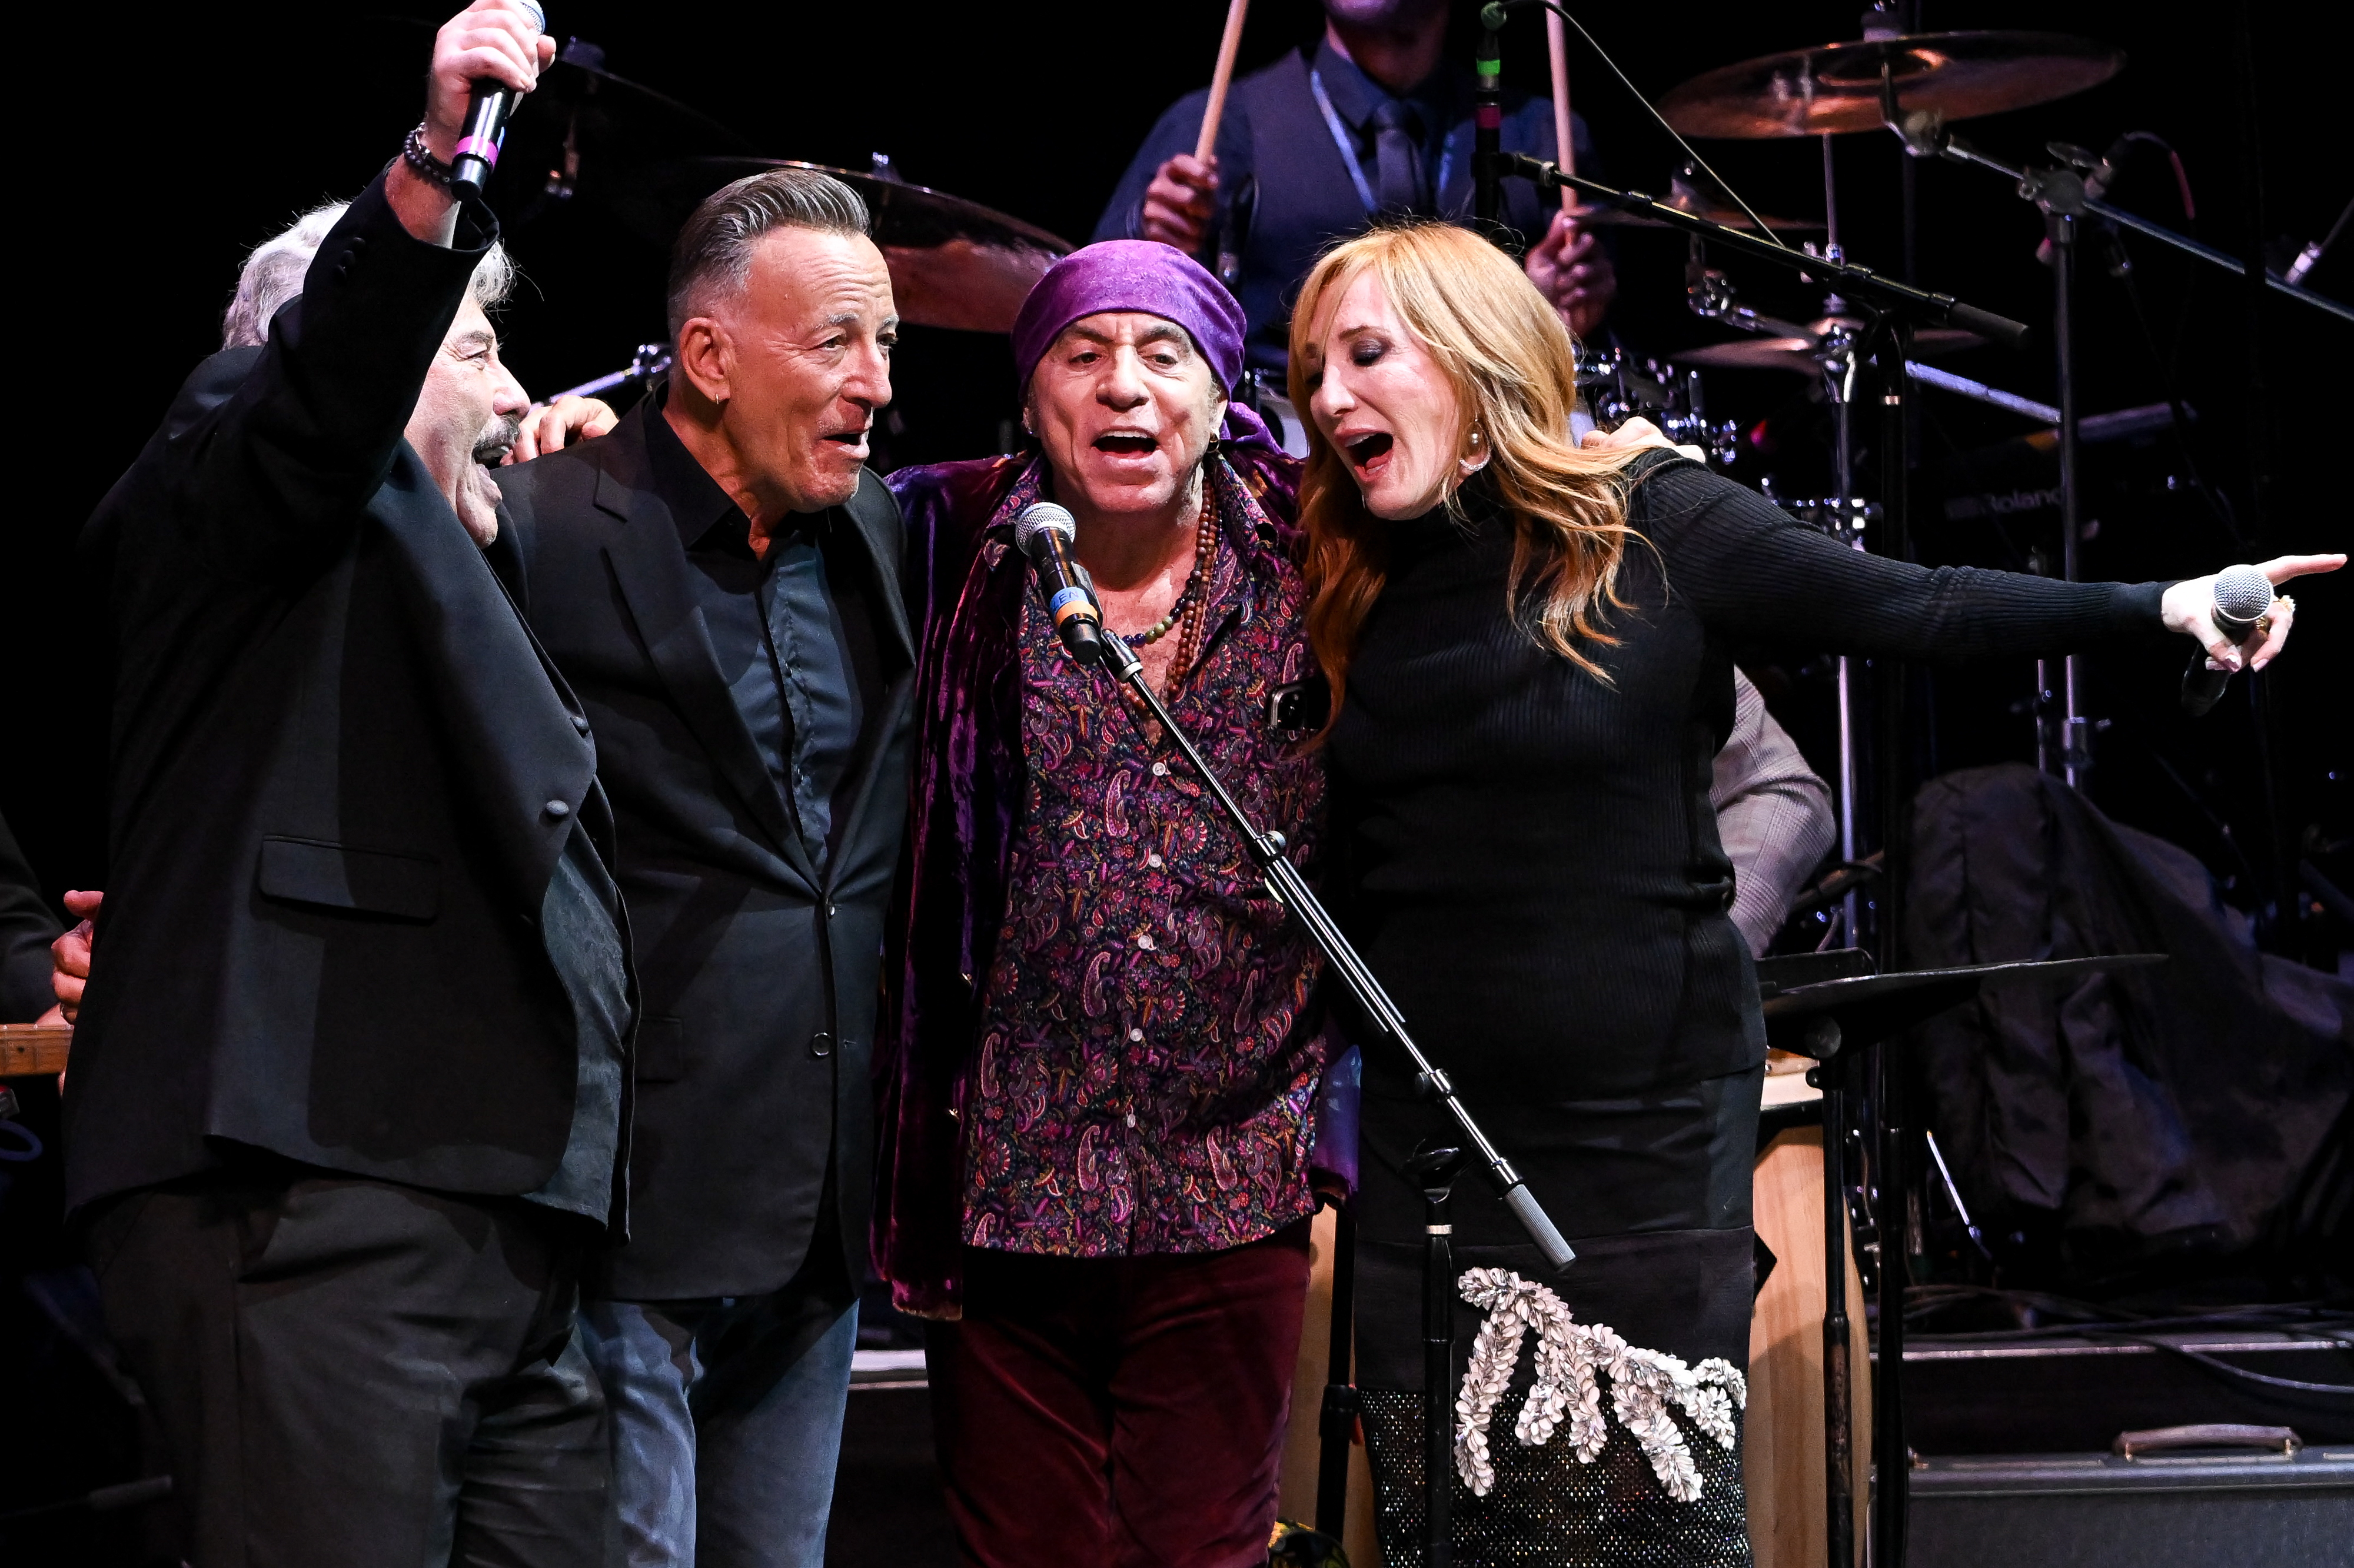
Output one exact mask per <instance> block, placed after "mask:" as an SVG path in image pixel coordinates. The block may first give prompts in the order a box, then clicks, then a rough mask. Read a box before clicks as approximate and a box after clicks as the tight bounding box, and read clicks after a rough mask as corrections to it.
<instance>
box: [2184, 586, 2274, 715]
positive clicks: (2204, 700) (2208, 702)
mask: <svg viewBox="0 0 2354 1568" xmlns="http://www.w3.org/2000/svg"><path fill="white" fill-rule="evenodd" d="M2272 607H2273V580H2272V578H2270V577H2266V576H2264V573H2262V572H2260V571H2258V570H2256V568H2255V567H2224V568H2223V570H2221V572H2219V573H2217V574H2216V576H2215V608H2214V617H2215V630H2218V631H2221V633H2222V634H2223V635H2224V636H2226V637H2228V638H2230V639H2231V640H2232V641H2234V642H2236V643H2238V644H2239V645H2240V646H2241V647H2243V648H2245V647H2246V646H2247V645H2248V644H2249V642H2250V641H2253V640H2254V638H2255V635H2256V626H2257V624H2258V623H2259V622H2260V621H2262V620H2264V611H2266V610H2268V609H2272ZM2231 683H2232V672H2231V671H2229V670H2211V669H2209V668H2208V667H2207V651H2206V650H2205V649H2204V648H2202V649H2200V651H2199V652H2196V653H2193V654H2192V655H2190V668H2189V669H2188V670H2185V671H2184V672H2183V673H2182V711H2183V712H2184V713H2187V714H2189V715H2190V716H2191V717H2192V718H2197V717H2199V716H2200V715H2203V714H2204V713H2206V712H2207V710H2208V709H2210V708H2211V707H2213V706H2214V705H2215V704H2216V703H2217V702H2218V701H2219V700H2220V699H2221V697H2222V695H2223V688H2224V687H2225V686H2228V685H2230V684H2231Z"/></svg>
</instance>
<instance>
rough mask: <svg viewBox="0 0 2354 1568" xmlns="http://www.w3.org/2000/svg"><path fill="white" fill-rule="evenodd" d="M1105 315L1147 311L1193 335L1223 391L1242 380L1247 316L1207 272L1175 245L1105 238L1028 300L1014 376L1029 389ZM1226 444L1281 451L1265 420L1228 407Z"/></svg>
mask: <svg viewBox="0 0 2354 1568" xmlns="http://www.w3.org/2000/svg"><path fill="white" fill-rule="evenodd" d="M1100 311H1142V312H1144V313H1146V314H1148V315H1155V316H1160V317H1162V318H1163V319H1165V320H1168V321H1172V322H1175V323H1177V324H1178V325H1179V326H1181V327H1183V328H1184V329H1185V330H1186V331H1187V332H1188V333H1190V334H1193V345H1194V346H1195V347H1196V348H1198V349H1200V350H1201V352H1202V357H1203V358H1204V359H1206V360H1208V361H1209V362H1210V368H1211V370H1212V371H1213V372H1214V374H1215V375H1216V376H1217V377H1218V382H1219V385H1221V386H1223V387H1226V388H1227V389H1228V390H1229V391H1231V390H1232V389H1233V388H1234V387H1236V386H1238V385H1240V384H1241V381H1242V378H1243V332H1244V323H1243V312H1242V307H1241V306H1240V305H1238V304H1236V303H1235V297H1234V296H1233V295H1232V294H1230V293H1228V292H1226V290H1225V285H1224V284H1222V283H1220V282H1219V281H1217V279H1215V278H1214V277H1212V276H1211V275H1210V273H1209V270H1208V269H1206V268H1204V266H1203V265H1202V264H1201V263H1200V262H1199V261H1196V260H1193V258H1192V257H1190V256H1188V255H1186V254H1185V253H1184V252H1183V251H1182V250H1179V249H1176V248H1175V247H1173V246H1169V245H1163V244H1161V243H1160V242H1159V241H1158V240H1152V239H1106V240H1103V241H1101V242H1100V243H1097V244H1095V245H1088V246H1084V247H1082V248H1081V249H1077V250H1074V251H1072V252H1071V253H1070V254H1069V255H1068V256H1066V257H1064V258H1063V259H1062V260H1060V261H1057V262H1055V264H1054V265H1053V266H1052V267H1050V268H1048V269H1047V270H1046V275H1045V276H1044V277H1043V278H1041V279H1039V280H1038V282H1037V285H1036V286H1035V287H1034V288H1033V289H1032V290H1031V291H1030V297H1029V298H1028V299H1026V300H1023V302H1022V313H1021V314H1020V315H1019V316H1017V317H1016V318H1015V319H1014V323H1013V370H1014V376H1015V377H1016V379H1017V380H1018V381H1019V383H1020V384H1021V385H1022V386H1023V387H1025V388H1026V387H1028V386H1029V385H1030V373H1031V372H1032V371H1034V370H1035V369H1037V368H1038V362H1039V361H1040V360H1041V359H1044V357H1046V351H1047V350H1048V349H1049V348H1052V347H1053V346H1054V345H1055V339H1056V338H1058V337H1060V336H1062V334H1063V329H1064V328H1065V327H1066V326H1069V325H1070V324H1071V323H1073V322H1075V321H1077V320H1078V319H1079V318H1080V317H1082V316H1091V315H1094V314H1096V313H1098V312H1100ZM1225 439H1226V440H1229V441H1231V442H1234V443H1235V444H1237V445H1243V446H1250V445H1262V446H1265V447H1266V448H1267V450H1270V451H1272V450H1275V440H1274V438H1273V437H1271V436H1269V435H1268V434H1267V426H1266V425H1265V424H1263V423H1261V422H1260V419H1259V417H1258V416H1257V414H1255V413H1253V412H1252V411H1251V410H1250V409H1248V408H1244V407H1243V406H1242V405H1241V404H1239V403H1233V402H1230V403H1228V404H1227V405H1226V423H1225Z"/></svg>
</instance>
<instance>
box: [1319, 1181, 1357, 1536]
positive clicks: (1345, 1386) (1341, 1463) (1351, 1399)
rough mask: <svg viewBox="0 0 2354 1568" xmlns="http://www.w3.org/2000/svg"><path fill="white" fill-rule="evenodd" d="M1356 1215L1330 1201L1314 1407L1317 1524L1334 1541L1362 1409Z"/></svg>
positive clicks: (1342, 1521) (1341, 1523)
mask: <svg viewBox="0 0 2354 1568" xmlns="http://www.w3.org/2000/svg"><path fill="white" fill-rule="evenodd" d="M1356 1294H1357V1219H1356V1216H1355V1215H1354V1214H1352V1213H1350V1211H1349V1205H1348V1204H1347V1203H1345V1202H1335V1203H1333V1205H1332V1310H1331V1323H1332V1330H1331V1344H1330V1346H1329V1349H1330V1351H1331V1353H1330V1355H1329V1356H1328V1357H1327V1358H1326V1363H1325V1373H1324V1404H1323V1406H1322V1408H1321V1409H1320V1410H1319V1411H1318V1412H1317V1416H1316V1436H1317V1439H1318V1446H1317V1453H1316V1528H1317V1529H1318V1530H1319V1531H1321V1532H1322V1533H1324V1534H1326V1535H1329V1536H1331V1538H1332V1539H1333V1540H1335V1541H1340V1540H1342V1539H1343V1538H1345V1537H1346V1535H1347V1534H1348V1529H1349V1445H1350V1444H1351V1443H1352V1441H1353V1440H1354V1439H1355V1437H1356V1435H1357V1416H1358V1414H1359V1413H1360V1412H1361V1411H1362V1410H1363V1408H1364V1406H1363V1401H1362V1400H1360V1399H1359V1398H1358V1397H1357V1387H1356V1383H1357V1380H1356V1372H1355V1365H1354V1361H1355V1354H1354V1340H1355V1336H1356V1321H1357V1315H1356V1305H1357V1303H1356Z"/></svg>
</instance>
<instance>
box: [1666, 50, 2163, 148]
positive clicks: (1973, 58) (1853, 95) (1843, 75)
mask: <svg viewBox="0 0 2354 1568" xmlns="http://www.w3.org/2000/svg"><path fill="white" fill-rule="evenodd" d="M2125 64H2126V57H2125V51H2124V50H2122V49H2119V48H2114V47H2113V46H2111V45H2108V44H2103V43H2096V42H2094V40H2092V39H2090V38H2072V37H2066V36H2064V35H2062V34H2059V33H2018V32H1974V33H1914V34H1910V35H1906V36H1902V37H1887V38H1868V39H1861V40H1858V41H1856V42H1852V43H1841V44H1825V45H1823V46H1822V47H1820V48H1811V49H1792V50H1789V51H1788V52H1787V53H1784V54H1778V55H1766V56H1765V57H1764V58H1759V59H1754V60H1744V61H1742V62H1741V63H1740V64H1739V65H1729V66H1724V67H1723V68H1721V69H1716V70H1712V71H1709V72H1707V73H1706V74H1704V75H1702V76H1696V77H1694V78H1692V79H1691V80H1690V81H1687V82H1685V83H1683V84H1682V85H1681V86H1680V87H1677V88H1675V89H1673V90H1670V92H1669V93H1668V95H1667V96H1666V97H1665V98H1663V99H1661V100H1660V101H1659V113H1660V114H1661V115H1662V116H1663V117H1665V119H1666V120H1667V122H1668V123H1669V124H1670V125H1672V126H1674V127H1675V128H1676V129H1677V130H1678V131H1681V132H1683V133H1684V134H1685V135H1687V136H1721V137H1727V138H1731V139H1735V140H1744V141H1745V140H1753V139H1758V138H1764V137H1771V136H1819V135H1826V134H1830V133H1835V132H1848V131H1877V130H1879V129H1880V127H1881V124H1882V104H1881V84H1882V77H1883V75H1884V76H1885V77H1886V78H1887V79H1888V81H1889V83H1890V84H1891V85H1892V86H1893V89H1894V90H1895V94H1896V105H1897V108H1898V110H1899V111H1905V110H1914V109H1930V110H1935V111H1937V112H1938V113H1939V114H1942V115H1943V116H1944V117H1945V118H1946V119H1947V120H1970V119H1975V118H1977V117H1978V116H1979V115H1982V114H1999V113H2001V112H2002V111H2005V110H2009V109H2024V108H2026V107H2028V106H2029V105H2030V104H2035V103H2048V102H2050V101H2052V100H2053V99H2058V98H2066V97H2068V96H2069V95H2070V94H2071V93H2077V92H2082V91H2084V90H2085V89H2086V88H2088V87H2096V86H2098V85H2099V84H2100V83H2102V82H2105V81H2106V80H2108V79H2109V78H2111V77H2113V76H2115V75H2116V74H2117V72H2119V71H2120V70H2123V69H2125Z"/></svg>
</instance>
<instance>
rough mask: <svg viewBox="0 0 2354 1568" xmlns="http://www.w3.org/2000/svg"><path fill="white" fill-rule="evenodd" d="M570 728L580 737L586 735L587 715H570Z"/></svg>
mask: <svg viewBox="0 0 2354 1568" xmlns="http://www.w3.org/2000/svg"><path fill="white" fill-rule="evenodd" d="M572 727H573V728H574V729H577V730H578V731H579V732H580V733H581V734H582V735H587V734H588V715H587V714H574V715H572Z"/></svg>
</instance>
